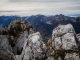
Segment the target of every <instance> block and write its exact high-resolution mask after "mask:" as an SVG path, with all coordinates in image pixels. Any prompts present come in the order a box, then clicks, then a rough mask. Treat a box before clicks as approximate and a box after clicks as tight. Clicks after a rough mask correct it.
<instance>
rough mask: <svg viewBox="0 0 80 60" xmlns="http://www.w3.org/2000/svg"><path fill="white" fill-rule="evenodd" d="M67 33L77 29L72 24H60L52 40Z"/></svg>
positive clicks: (53, 33)
mask: <svg viewBox="0 0 80 60" xmlns="http://www.w3.org/2000/svg"><path fill="white" fill-rule="evenodd" d="M66 33H75V30H74V28H73V26H72V25H71V24H67V25H59V26H58V27H56V28H55V29H54V30H53V32H52V40H53V39H54V38H56V37H61V36H63V35H64V34H66Z"/></svg>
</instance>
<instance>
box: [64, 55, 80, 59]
mask: <svg viewBox="0 0 80 60" xmlns="http://www.w3.org/2000/svg"><path fill="white" fill-rule="evenodd" d="M64 59H65V60H80V58H79V54H78V53H67V54H66V56H65V58H64Z"/></svg>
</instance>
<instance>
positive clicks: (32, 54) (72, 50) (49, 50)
mask: <svg viewBox="0 0 80 60" xmlns="http://www.w3.org/2000/svg"><path fill="white" fill-rule="evenodd" d="M0 60H80V34H76V33H75V30H74V28H73V26H72V25H71V24H67V25H59V26H58V27H56V28H55V29H54V30H53V32H52V39H50V40H48V42H47V43H44V42H43V39H42V37H41V35H40V33H39V32H36V31H35V30H34V28H33V27H32V25H31V24H30V23H28V22H26V21H24V20H23V19H22V18H20V19H17V20H14V21H12V22H11V23H10V24H9V26H8V28H3V29H1V30H0Z"/></svg>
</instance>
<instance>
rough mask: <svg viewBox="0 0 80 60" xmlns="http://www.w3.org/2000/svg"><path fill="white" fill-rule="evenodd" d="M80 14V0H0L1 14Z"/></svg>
mask: <svg viewBox="0 0 80 60" xmlns="http://www.w3.org/2000/svg"><path fill="white" fill-rule="evenodd" d="M37 14H43V15H56V14H64V15H77V14H78V15H79V14H80V0H0V16H1V15H20V16H30V15H37Z"/></svg>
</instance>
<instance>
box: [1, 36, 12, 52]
mask: <svg viewBox="0 0 80 60" xmlns="http://www.w3.org/2000/svg"><path fill="white" fill-rule="evenodd" d="M8 38H9V36H7V35H0V48H1V49H4V50H9V51H10V52H12V48H11V45H10V43H9V41H8Z"/></svg>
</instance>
